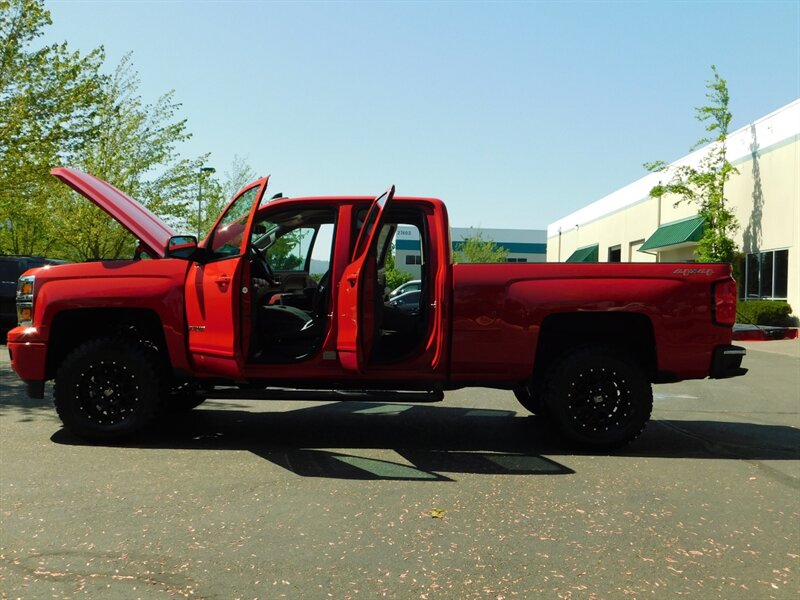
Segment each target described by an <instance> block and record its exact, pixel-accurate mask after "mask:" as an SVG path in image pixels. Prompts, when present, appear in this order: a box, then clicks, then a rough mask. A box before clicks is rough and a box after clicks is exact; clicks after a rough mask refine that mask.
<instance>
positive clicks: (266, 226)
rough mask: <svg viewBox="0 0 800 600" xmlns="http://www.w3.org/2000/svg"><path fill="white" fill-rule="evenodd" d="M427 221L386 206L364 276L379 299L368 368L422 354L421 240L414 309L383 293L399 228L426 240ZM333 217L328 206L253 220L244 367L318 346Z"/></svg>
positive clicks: (323, 330) (328, 296) (298, 357)
mask: <svg viewBox="0 0 800 600" xmlns="http://www.w3.org/2000/svg"><path fill="white" fill-rule="evenodd" d="M366 212H367V211H366V208H365V209H364V210H363V211H357V213H356V219H355V220H354V222H353V223H352V228H353V232H352V235H351V238H352V244H353V245H354V244H355V240H356V238H357V237H358V231H359V229H360V227H361V225H362V224H363V220H364V218H365V217H366ZM424 222H425V221H424V218H423V215H422V213H421V212H420V211H419V210H417V209H413V208H390V209H389V210H388V212H387V215H386V218H385V219H384V220H383V223H382V225H381V230H380V232H379V234H378V236H377V244H376V247H375V248H372V249H371V250H370V252H373V253H374V255H375V260H370V261H368V263H367V264H368V265H369V266H368V267H367V268H368V271H369V272H367V273H365V274H364V275H365V278H367V279H369V278H371V280H372V281H371V284H372V285H374V286H375V287H374V290H375V292H376V293H374V294H370V295H369V296H370V297H372V298H374V301H373V302H371V304H372V306H369V307H368V306H364V310H372V311H373V313H374V319H371V320H370V321H371V322H372V323H373V324H374V332H373V338H372V339H373V340H374V343H373V345H372V350H371V352H370V356H369V357H368V364H380V365H385V364H392V363H396V362H401V361H403V359H405V358H407V357H410V356H413V355H414V354H415V353H416V352H417V350H419V349H420V347H421V344H422V341H423V339H424V338H425V332H426V330H427V321H428V311H427V307H428V306H429V304H430V302H429V301H428V300H427V298H428V296H429V294H430V289H429V288H430V286H429V285H428V279H429V277H428V272H427V261H426V260H425V258H426V256H427V248H426V247H425V246H426V244H425V242H424V241H423V242H421V244H422V248H421V255H422V264H421V271H422V275H421V280H422V289H421V293H420V302H419V306H414V307H411V308H410V309H409V307H404V308H403V309H400V308H398V307H396V306H393V305H391V304H390V303H389V297H388V295H389V292H390V291H391V290H389V289H388V288H387V287H386V268H387V262H388V261H390V257H391V256H393V247H394V241H395V240H394V238H395V233H396V231H397V228H398V226H399V225H407V226H411V227H415V228H417V229H418V231H419V233H420V236H419V239H420V240H425V239H426V236H424V235H423V233H424ZM335 226H336V211H335V210H334V209H333V208H330V207H308V208H302V209H299V208H292V209H287V210H286V211H281V212H278V213H271V214H269V216H268V217H265V218H257V220H256V222H255V223H254V225H253V228H252V233H251V236H250V256H249V259H250V273H251V287H252V289H253V291H254V294H253V296H252V300H251V301H252V302H253V306H252V314H253V318H252V320H251V321H252V331H251V344H250V356H249V361H250V362H254V363H262V364H273V363H293V362H299V361H303V360H306V359H308V358H310V357H312V356H314V355H315V353H316V352H318V351H319V350H320V348H321V347H322V343H323V342H324V340H325V337H326V334H327V332H328V329H329V324H330V318H331V315H330V313H331V303H332V299H333V298H334V297H335V294H334V293H333V292H334V291H335V288H336V282H335V281H334V282H332V281H331V279H332V274H331V264H332V257H333V241H334V229H335Z"/></svg>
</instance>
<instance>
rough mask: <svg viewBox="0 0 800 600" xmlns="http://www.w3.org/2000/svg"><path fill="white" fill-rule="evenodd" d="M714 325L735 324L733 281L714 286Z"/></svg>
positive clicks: (734, 285)
mask: <svg viewBox="0 0 800 600" xmlns="http://www.w3.org/2000/svg"><path fill="white" fill-rule="evenodd" d="M714 323H716V324H717V325H733V324H734V323H736V282H735V281H734V280H733V279H728V280H727V281H718V282H717V283H715V284H714Z"/></svg>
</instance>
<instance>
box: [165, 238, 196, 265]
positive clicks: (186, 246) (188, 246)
mask: <svg viewBox="0 0 800 600" xmlns="http://www.w3.org/2000/svg"><path fill="white" fill-rule="evenodd" d="M198 251H199V248H198V247H197V238H196V237H195V236H193V235H173V236H172V237H171V238H169V241H167V248H166V257H167V258H181V259H183V260H196V259H197V254H198Z"/></svg>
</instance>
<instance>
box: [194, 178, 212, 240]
mask: <svg viewBox="0 0 800 600" xmlns="http://www.w3.org/2000/svg"><path fill="white" fill-rule="evenodd" d="M214 171H216V169H215V168H214V167H200V171H199V174H200V179H199V181H198V185H197V239H198V241H199V240H200V224H201V222H202V221H201V220H200V219H201V214H200V213H201V209H202V204H203V177H204V176H205V175H210V174H211V173H213V172H214Z"/></svg>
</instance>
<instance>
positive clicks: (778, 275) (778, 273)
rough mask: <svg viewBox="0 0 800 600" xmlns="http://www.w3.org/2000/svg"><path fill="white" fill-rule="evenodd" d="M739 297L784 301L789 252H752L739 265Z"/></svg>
mask: <svg viewBox="0 0 800 600" xmlns="http://www.w3.org/2000/svg"><path fill="white" fill-rule="evenodd" d="M741 267H742V268H741V276H740V277H741V279H742V281H740V282H739V297H740V298H744V299H759V298H765V299H779V300H782V299H785V298H786V293H787V291H788V282H789V251H788V250H770V251H768V252H754V253H752V254H748V255H746V256H745V257H744V260H743V261H742V265H741Z"/></svg>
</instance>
